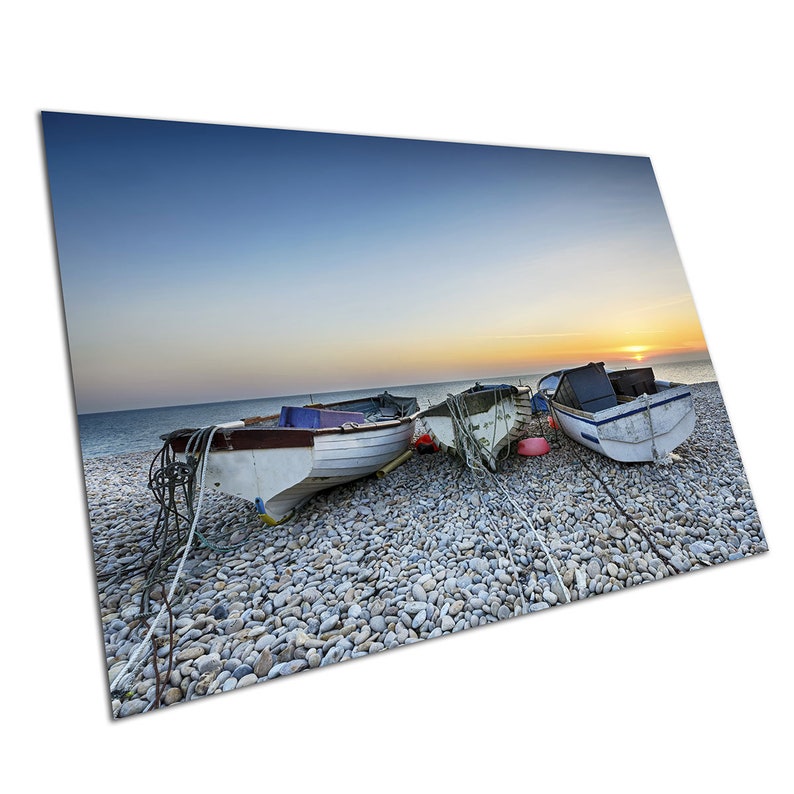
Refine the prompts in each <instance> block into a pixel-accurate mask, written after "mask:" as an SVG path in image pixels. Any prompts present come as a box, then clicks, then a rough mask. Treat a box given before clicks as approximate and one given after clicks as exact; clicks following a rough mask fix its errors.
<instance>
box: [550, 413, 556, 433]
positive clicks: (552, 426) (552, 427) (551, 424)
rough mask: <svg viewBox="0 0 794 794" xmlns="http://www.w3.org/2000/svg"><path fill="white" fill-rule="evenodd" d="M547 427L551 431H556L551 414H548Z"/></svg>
mask: <svg viewBox="0 0 794 794" xmlns="http://www.w3.org/2000/svg"><path fill="white" fill-rule="evenodd" d="M549 427H550V428H551V429H552V430H556V429H557V423H556V422H555V421H554V417H553V416H552V415H551V414H549Z"/></svg>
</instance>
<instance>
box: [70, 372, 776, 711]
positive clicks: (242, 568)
mask: <svg viewBox="0 0 794 794" xmlns="http://www.w3.org/2000/svg"><path fill="white" fill-rule="evenodd" d="M692 391H693V400H694V402H695V411H696V413H697V417H698V418H697V422H696V426H695V430H694V432H693V433H692V435H691V436H690V437H689V439H687V441H686V442H685V443H684V444H683V445H682V446H681V447H679V449H677V450H676V452H675V453H674V454H673V455H672V456H670V458H669V459H668V460H666V461H663V462H660V463H657V464H628V465H624V464H618V463H615V462H614V461H611V460H609V459H607V458H604V457H602V456H600V455H598V454H597V453H595V452H591V451H590V450H588V449H586V448H584V447H581V446H579V445H576V444H574V442H572V441H571V440H570V439H567V438H566V437H564V436H563V434H562V433H559V435H557V436H556V438H555V433H554V431H553V430H551V429H550V428H549V427H548V425H547V424H546V420H545V417H543V418H542V422H543V427H542V429H543V432H544V435H545V436H546V438H547V439H548V440H549V441H550V443H551V444H552V451H551V453H549V454H547V455H545V456H542V457H536V458H522V457H520V456H518V455H516V454H515V453H513V454H511V455H510V457H509V458H508V459H507V460H505V461H504V462H503V463H502V464H501V466H500V469H499V472H498V474H497V477H498V480H499V482H500V483H501V484H502V485H503V486H504V487H506V488H507V489H508V490H509V492H510V494H511V497H512V499H513V500H514V501H515V503H516V504H517V505H518V506H520V508H521V511H522V512H523V513H524V515H525V516H526V517H527V518H529V521H526V520H525V518H523V517H522V516H521V515H517V514H516V510H515V509H514V506H513V505H511V504H510V503H509V502H507V501H506V499H505V498H504V497H503V496H502V494H501V493H499V492H498V491H493V490H491V489H490V487H488V486H487V485H486V486H485V487H483V486H481V484H480V483H478V481H477V479H476V477H475V476H474V475H473V473H472V472H470V471H468V470H466V469H465V468H464V467H463V464H462V463H461V462H460V461H459V460H458V459H457V458H455V457H454V456H451V455H445V454H443V453H436V454H433V455H414V456H413V457H412V458H411V459H410V460H409V461H408V462H407V463H406V464H403V465H402V466H401V467H399V468H397V469H396V470H395V471H394V472H392V473H391V474H389V475H388V476H387V477H385V478H383V479H380V480H379V479H376V478H374V477H373V478H369V477H368V478H365V479H363V480H358V481H356V482H354V483H350V484H348V485H344V486H339V487H337V488H334V489H331V490H329V491H327V492H325V493H321V494H319V495H317V496H316V497H314V498H313V499H312V500H311V501H310V502H308V503H307V504H306V505H304V507H303V508H302V509H301V510H300V511H299V513H298V515H297V516H296V517H295V518H294V519H292V520H291V521H290V522H289V523H287V524H285V525H283V526H280V527H264V526H263V525H262V523H261V522H260V521H259V519H258V518H257V517H256V515H255V512H254V508H253V506H252V505H249V504H248V503H246V502H243V501H242V500H239V499H235V498H233V497H228V496H225V495H223V494H216V493H208V494H207V495H206V497H205V508H204V510H203V511H202V515H203V519H202V522H200V527H202V532H203V533H204V534H205V535H206V536H207V537H208V538H209V539H211V540H212V541H213V542H214V543H217V544H219V545H222V546H223V545H226V546H229V545H236V544H242V545H240V546H239V547H237V548H235V549H234V550H232V551H229V552H226V553H219V552H215V551H213V550H212V549H210V548H207V547H206V546H196V545H195V544H194V548H193V549H192V551H191V552H190V554H189V555H188V562H187V564H186V566H185V572H184V576H183V583H184V587H185V591H186V592H185V597H184V599H183V600H179V599H175V603H174V604H173V610H172V612H173V617H174V637H173V654H172V661H173V664H172V668H171V671H170V673H169V672H168V671H167V658H168V656H169V645H168V639H167V632H166V631H162V632H160V633H161V634H163V635H165V637H164V638H163V639H162V640H159V641H158V643H162V644H161V645H160V648H159V650H158V657H159V658H158V664H157V673H158V674H159V675H160V676H161V677H162V678H163V679H165V678H167V680H163V682H162V685H161V694H162V696H163V698H162V702H163V704H166V705H170V704H175V703H179V702H186V701H189V700H195V699H197V698H200V697H206V696H209V695H211V694H214V693H219V692H224V691H229V690H231V689H237V688H241V687H244V686H248V685H251V684H254V683H257V682H264V681H267V680H269V679H273V678H276V677H280V676H285V675H290V674H293V673H295V672H300V671H303V670H306V669H311V668H314V667H320V666H327V665H329V664H333V663H335V662H338V661H343V660H346V659H349V658H358V657H361V656H366V655H368V654H371V653H377V652H379V651H382V650H384V649H388V648H393V647H398V646H400V645H405V644H411V643H413V642H417V641H420V640H422V639H432V638H434V637H438V636H445V635H448V634H452V633H455V632H458V631H462V630H466V629H468V628H472V627H475V626H478V625H482V624H485V623H492V622H497V621H499V620H503V619H506V618H509V617H513V616H517V615H522V614H523V613H525V612H526V613H529V614H532V613H534V612H536V611H540V610H544V609H548V608H551V607H554V606H559V605H564V604H565V603H566V602H567V600H568V599H570V600H571V601H572V602H573V601H577V600H584V599H586V598H589V597H592V596H593V595H598V594H600V593H604V592H610V591H613V590H621V589H626V588H628V587H634V586H637V585H639V584H643V583H645V582H648V581H656V580H660V579H664V578H669V577H673V576H675V575H678V574H679V573H684V572H686V571H689V570H696V569H699V568H704V567H710V566H713V565H716V564H721V563H723V562H727V561H730V560H734V559H739V558H740V557H744V556H748V555H752V554H756V553H761V552H763V551H766V549H767V546H766V542H765V540H764V537H763V533H762V530H761V525H760V522H759V520H758V515H757V512H756V509H755V504H754V502H753V499H752V495H751V493H750V489H749V484H748V483H747V479H746V476H745V473H744V468H743V466H742V463H741V459H740V457H739V452H738V449H737V447H736V443H735V439H734V437H733V433H732V430H731V426H730V422H729V420H728V417H727V413H726V412H725V407H724V404H723V402H722V398H721V394H720V391H719V386H718V384H717V383H716V382H708V383H701V384H693V385H692ZM418 429H419V428H418ZM532 434H536V431H535V430H534V429H533V431H532ZM538 434H539V433H538ZM153 454H154V452H135V453H125V454H121V455H115V456H106V457H99V458H89V459H86V460H85V461H84V467H85V475H86V493H87V496H88V504H89V516H90V521H91V526H92V529H91V532H92V540H93V546H94V551H95V556H96V558H97V566H96V569H97V573H98V576H99V577H100V578H99V582H98V584H99V602H100V615H101V619H102V624H103V631H104V642H105V648H106V656H107V664H108V669H109V679H110V680H111V681H112V680H113V679H114V678H115V675H116V674H117V673H118V672H119V671H120V669H121V668H122V667H123V666H124V664H125V663H126V659H127V658H128V656H129V654H130V653H131V652H132V651H133V650H134V649H135V646H136V645H137V640H138V639H139V636H142V629H143V622H142V621H141V620H140V618H139V617H137V616H138V612H139V609H140V606H139V602H140V596H139V589H140V586H141V584H142V581H143V575H142V574H138V575H132V576H130V577H125V576H121V577H120V578H119V580H118V581H117V582H116V583H114V584H111V583H110V582H109V579H108V577H112V576H114V575H116V574H118V573H119V572H120V571H124V570H125V566H133V565H134V562H135V559H136V555H137V556H138V557H139V556H140V553H141V550H142V549H145V548H146V544H147V542H148V539H149V536H150V535H151V527H152V525H153V523H154V521H155V520H156V517H157V507H156V504H155V503H154V500H153V499H152V496H151V492H149V491H148V489H147V487H146V481H147V476H148V467H149V463H150V462H151V459H152V457H153ZM175 569H176V563H174V564H172V566H171V567H170V568H169V570H168V573H167V575H166V582H167V584H170V582H171V580H172V578H173V575H174V572H175ZM129 570H131V569H129ZM155 675H156V674H155V664H154V663H153V661H152V660H149V661H148V662H147V664H146V666H145V667H144V669H143V671H142V674H139V675H138V677H137V679H136V682H135V684H134V685H133V687H132V692H133V694H132V696H131V697H128V698H124V699H115V700H114V701H113V703H112V705H113V712H114V715H116V716H121V717H123V716H129V715H132V714H136V713H139V712H141V711H143V710H145V709H147V708H148V707H150V705H151V703H152V701H153V699H154V698H155V696H156V693H157V687H156V679H155Z"/></svg>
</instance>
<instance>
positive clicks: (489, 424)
mask: <svg viewBox="0 0 794 794" xmlns="http://www.w3.org/2000/svg"><path fill="white" fill-rule="evenodd" d="M530 400H531V395H530V389H529V387H528V386H510V385H507V384H500V385H495V386H489V385H485V386H484V385H482V384H480V383H476V384H475V385H474V386H472V388H470V389H467V390H466V391H463V392H460V393H459V394H450V395H449V396H448V397H447V399H446V400H445V401H444V402H440V403H438V404H437V405H433V406H431V407H430V408H426V409H425V410H424V411H422V412H421V413H420V415H419V416H420V419H421V422H422V424H423V425H424V426H425V428H426V429H427V432H428V434H429V435H430V437H431V438H432V439H433V441H434V442H435V443H436V444H437V445H438V447H439V448H440V449H442V450H446V451H449V452H454V453H456V454H458V455H460V456H461V457H463V458H464V459H469V458H470V456H475V459H476V457H479V458H480V459H481V460H482V461H484V462H485V463H486V464H487V465H488V467H489V468H490V469H491V471H496V467H497V463H498V462H499V460H500V459H501V457H502V456H506V455H507V454H508V452H509V449H510V447H511V445H512V444H513V443H514V442H517V441H518V439H519V438H521V437H522V436H523V435H525V434H526V432H527V430H528V428H529V422H530V419H531V418H532V406H531V403H530ZM477 462H479V461H477Z"/></svg>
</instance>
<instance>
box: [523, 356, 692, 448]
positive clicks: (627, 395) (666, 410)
mask: <svg viewBox="0 0 794 794" xmlns="http://www.w3.org/2000/svg"><path fill="white" fill-rule="evenodd" d="M538 393H539V394H540V395H542V396H543V397H544V398H545V399H546V401H547V403H548V406H549V410H550V412H551V415H552V417H553V419H554V421H555V422H556V424H557V425H558V426H559V427H560V429H562V431H563V432H564V433H565V435H567V436H568V437H569V438H571V439H573V440H574V441H576V442H577V443H579V444H581V445H582V446H585V447H588V448H589V449H593V450H595V451H596V452H600V453H601V454H602V455H606V456H607V457H608V458H612V460H616V461H622V462H626V463H631V462H637V463H639V462H648V461H654V460H658V459H659V458H662V457H664V456H665V455H667V454H668V453H670V452H672V451H673V450H674V449H675V448H676V447H678V446H679V445H680V444H682V443H683V442H684V441H685V440H686V439H687V438H688V437H689V435H690V433H691V432H692V431H693V430H694V428H695V409H694V406H693V404H692V393H691V390H690V388H689V386H687V385H685V384H683V383H674V382H670V381H662V380H656V379H655V377H654V374H653V369H652V368H651V367H639V368H636V369H625V370H616V371H607V370H606V369H605V368H604V364H603V363H598V364H594V363H592V362H591V363H589V364H586V365H585V366H582V367H575V368H573V369H565V370H559V371H557V372H552V373H551V374H550V375H546V377H544V378H542V379H541V381H540V382H539V383H538Z"/></svg>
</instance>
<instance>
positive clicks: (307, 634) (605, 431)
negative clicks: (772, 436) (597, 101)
mask: <svg viewBox="0 0 794 794" xmlns="http://www.w3.org/2000/svg"><path fill="white" fill-rule="evenodd" d="M43 128H44V140H45V147H46V154H47V165H48V171H49V177H50V187H51V196H52V204H53V214H54V220H55V230H56V238H57V248H58V259H59V266H60V271H61V279H62V287H63V295H64V306H65V313H66V324H67V331H68V339H69V349H70V356H71V363H72V370H73V378H74V388H75V399H76V405H77V411H78V421H79V427H80V443H81V449H82V454H83V460H84V469H85V480H86V494H87V499H88V507H89V518H90V531H91V537H92V545H93V550H94V562H95V568H96V577H97V588H98V598H99V608H100V615H101V619H102V631H103V635H104V642H105V648H106V654H107V665H108V682H109V694H110V701H111V706H112V712H113V714H114V716H117V717H126V716H129V715H133V714H138V713H142V712H148V711H151V710H154V709H156V708H162V707H164V706H171V705H174V704H180V703H185V702H189V701H193V700H197V699H201V698H205V697H207V696H210V695H214V694H220V693H223V692H228V691H231V690H237V689H240V688H244V687H246V686H249V685H252V684H256V683H264V682H267V681H271V680H273V679H276V678H281V677H285V676H290V675H293V674H295V673H298V672H304V671H308V670H311V669H314V668H317V667H327V666H329V665H333V664H335V663H338V662H341V661H345V660H350V659H355V658H360V657H364V656H369V655H372V654H377V653H378V652H381V651H384V650H388V649H391V648H395V647H399V646H402V645H406V644H411V643H414V642H418V641H420V640H424V639H432V638H437V637H441V636H445V635H451V634H454V633H456V632H460V631H464V630H468V629H470V628H474V627H477V626H480V625H485V624H488V623H493V622H497V621H500V620H506V619H509V618H513V617H518V616H529V615H532V614H533V613H536V612H538V611H541V610H546V609H549V608H556V607H558V606H562V605H565V604H569V603H572V602H574V601H579V600H585V599H587V598H590V597H592V596H595V595H600V594H603V593H608V592H611V591H620V590H624V589H627V588H631V587H636V586H638V585H641V584H644V583H648V582H652V581H658V580H662V579H667V578H674V577H676V576H679V575H681V574H684V573H687V572H690V571H694V570H699V569H703V568H707V567H710V566H713V565H716V564H720V563H722V562H726V561H730V560H735V559H739V558H742V557H745V556H748V555H752V554H755V553H758V552H761V551H764V550H765V549H766V542H765V540H764V536H763V532H762V529H761V525H760V523H759V521H758V516H757V513H756V510H755V506H754V502H753V498H752V494H751V492H750V489H749V485H748V483H747V480H746V477H745V473H744V470H743V467H742V462H741V458H740V455H739V451H738V449H737V446H736V442H735V439H734V437H733V434H732V431H731V425H730V421H729V419H728V416H727V414H726V412H725V408H724V405H723V402H722V398H721V394H720V391H719V387H718V384H717V382H716V377H715V374H714V371H713V369H712V367H711V364H710V361H709V358H708V351H707V349H706V345H705V341H704V338H703V334H702V330H701V328H700V324H699V322H698V318H697V314H696V311H695V307H694V303H693V300H692V296H691V294H690V291H689V289H688V286H687V282H686V278H685V275H684V271H683V268H682V266H681V262H680V260H679V258H678V255H677V252H676V248H675V243H674V240H673V237H672V233H671V231H670V227H669V224H668V222H667V218H666V214H665V211H664V207H663V205H662V202H661V198H660V194H659V190H658V186H657V184H656V180H655V177H654V174H653V170H652V167H651V164H650V161H649V160H648V158H645V157H632V156H618V155H603V154H589V153H578V152H558V151H551V150H536V149H522V148H510V147H495V146H482V145H471V144H461V143H444V142H430V141H414V140H400V139H389V138H376V137H365V136H348V135H331V134H324V133H310V132H299V131H289V130H271V129H253V128H243V127H231V126H220V125H205V124H187V123H176V122H166V121H151V120H142V119H125V118H110V117H101V116H90V115H79V114H62V113H45V114H43ZM526 619H527V630H531V623H530V622H529V619H528V618H526Z"/></svg>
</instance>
